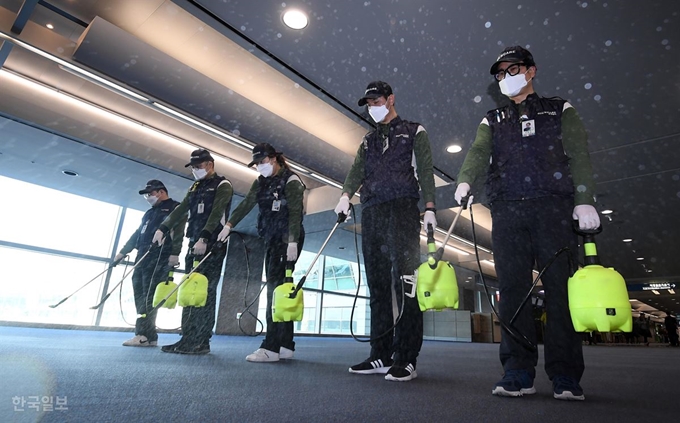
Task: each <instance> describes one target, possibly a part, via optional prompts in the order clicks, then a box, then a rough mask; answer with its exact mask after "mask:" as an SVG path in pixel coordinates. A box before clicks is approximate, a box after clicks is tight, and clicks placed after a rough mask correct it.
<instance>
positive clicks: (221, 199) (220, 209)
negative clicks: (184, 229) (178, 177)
mask: <svg viewBox="0 0 680 423" xmlns="http://www.w3.org/2000/svg"><path fill="white" fill-rule="evenodd" d="M216 177H217V174H216V173H213V174H212V175H211V176H208V177H207V178H216ZM233 195H234V188H233V187H232V186H231V183H230V182H229V181H227V180H224V181H222V183H220V185H219V186H218V187H217V190H216V191H215V200H214V202H213V207H212V210H211V211H210V216H208V220H207V221H206V223H205V226H203V229H202V230H201V232H200V234H201V235H200V237H201V238H210V235H211V234H212V233H213V231H214V230H215V229H216V228H217V226H218V225H219V224H220V221H221V220H222V218H223V216H224V210H226V208H227V205H228V204H229V202H230V201H231V198H232V196H233ZM190 198H191V190H189V191H188V192H187V194H186V195H185V196H184V199H183V200H182V202H181V203H179V206H177V208H176V209H175V210H173V211H172V213H170V215H169V216H168V217H166V218H165V220H164V221H163V223H161V227H160V229H161V230H162V231H163V232H166V233H167V231H168V230H169V229H170V228H174V227H175V225H176V224H177V222H179V221H181V220H182V219H185V220H186V219H187V217H188V215H189V199H190Z"/></svg>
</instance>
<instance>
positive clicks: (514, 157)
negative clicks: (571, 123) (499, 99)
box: [486, 93, 574, 201]
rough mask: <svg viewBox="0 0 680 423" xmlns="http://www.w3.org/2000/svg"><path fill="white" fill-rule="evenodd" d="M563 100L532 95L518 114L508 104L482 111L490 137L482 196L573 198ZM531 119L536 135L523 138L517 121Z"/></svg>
mask: <svg viewBox="0 0 680 423" xmlns="http://www.w3.org/2000/svg"><path fill="white" fill-rule="evenodd" d="M565 103H566V101H565V100H563V99H561V98H558V97H553V98H544V97H539V96H538V95H537V94H535V93H534V94H531V95H529V96H528V97H527V99H526V100H525V101H524V102H523V104H524V106H525V108H524V109H523V113H521V114H520V111H519V110H520V109H519V107H518V105H517V104H515V103H512V104H510V105H509V106H505V107H503V108H500V109H494V110H491V111H489V112H488V113H487V115H486V119H487V120H488V122H489V126H490V127H491V135H492V140H493V150H492V155H491V158H492V161H491V164H490V166H489V175H488V178H487V185H486V188H487V195H488V197H489V200H490V201H493V200H523V199H529V198H539V197H546V196H550V195H559V196H572V195H574V184H573V182H572V176H571V172H570V170H569V158H568V157H567V155H566V154H565V152H564V147H563V145H562V110H563V108H564V104H565ZM527 120H533V127H534V129H535V132H536V133H535V135H533V136H527V137H523V136H522V122H524V121H527Z"/></svg>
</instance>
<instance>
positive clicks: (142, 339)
mask: <svg viewBox="0 0 680 423" xmlns="http://www.w3.org/2000/svg"><path fill="white" fill-rule="evenodd" d="M156 345H158V342H157V341H149V340H148V339H146V336H144V335H135V337H134V338H130V339H128V340H127V341H125V342H123V346H124V347H155V346H156Z"/></svg>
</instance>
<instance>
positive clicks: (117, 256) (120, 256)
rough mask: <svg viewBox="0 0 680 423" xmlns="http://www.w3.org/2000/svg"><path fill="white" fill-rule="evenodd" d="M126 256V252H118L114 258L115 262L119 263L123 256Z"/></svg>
mask: <svg viewBox="0 0 680 423" xmlns="http://www.w3.org/2000/svg"><path fill="white" fill-rule="evenodd" d="M124 257H125V254H121V253H118V254H116V257H114V258H113V262H114V263H115V264H118V263H119V262H120V261H121V260H123V258H124Z"/></svg>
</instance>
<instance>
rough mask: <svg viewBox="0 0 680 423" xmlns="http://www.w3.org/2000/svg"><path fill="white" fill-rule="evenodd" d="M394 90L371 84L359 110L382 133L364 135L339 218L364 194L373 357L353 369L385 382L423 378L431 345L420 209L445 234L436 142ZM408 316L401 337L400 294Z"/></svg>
mask: <svg viewBox="0 0 680 423" xmlns="http://www.w3.org/2000/svg"><path fill="white" fill-rule="evenodd" d="M394 101H395V96H394V93H393V92H392V87H390V85H389V84H387V83H386V82H383V81H374V82H371V83H370V84H368V86H367V87H366V90H365V92H364V95H363V96H362V97H361V98H360V99H359V106H368V113H369V114H370V115H371V118H372V119H373V120H374V121H375V123H376V125H377V126H376V128H375V129H374V130H372V131H371V132H369V133H368V134H366V135H365V136H364V139H363V141H362V142H361V145H360V146H359V149H358V151H357V154H356V158H355V160H354V164H353V165H352V167H351V169H350V171H349V173H348V175H347V177H346V179H345V183H344V186H343V188H342V191H343V193H342V196H341V197H340V200H339V201H338V205H337V206H336V208H335V212H336V213H338V214H340V213H343V214H345V215H347V214H348V213H349V204H350V198H351V197H352V196H353V195H354V193H355V192H356V191H357V190H358V189H359V187H361V213H362V215H361V229H362V234H361V243H362V249H363V256H364V266H365V269H366V278H367V284H368V289H369V291H370V302H369V304H370V308H371V353H370V355H369V357H368V358H367V359H366V360H365V361H363V362H361V363H358V364H356V365H354V366H352V367H350V368H349V372H350V373H355V374H375V373H377V374H385V379H387V380H392V381H403V382H405V381H409V380H411V379H414V378H416V377H417V373H416V359H417V357H418V354H419V352H420V348H421V346H422V343H423V313H422V312H421V311H420V307H419V305H418V299H417V298H416V287H415V276H414V273H415V270H416V269H417V268H418V266H419V265H420V262H419V261H420V210H419V208H418V200H419V199H420V195H421V194H420V192H419V191H422V196H423V200H424V202H425V214H424V217H423V222H424V226H425V229H427V225H432V228H433V229H434V228H436V227H437V220H436V217H435V202H434V201H435V186H434V175H433V173H432V154H431V151H430V141H429V138H428V135H427V132H426V131H425V129H424V128H423V127H422V126H421V125H420V124H418V123H416V122H410V121H407V120H403V119H401V117H399V116H398V114H397V111H396V109H395V106H394ZM393 287H394V289H395V291H396V293H397V298H398V301H399V302H401V298H403V299H404V301H403V303H402V304H399V305H398V306H399V307H400V308H401V309H402V310H403V312H402V314H401V319H400V320H399V321H398V323H397V325H396V327H394V331H392V330H391V328H392V326H393V325H394V318H393V312H392V309H393V308H392V289H393Z"/></svg>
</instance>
